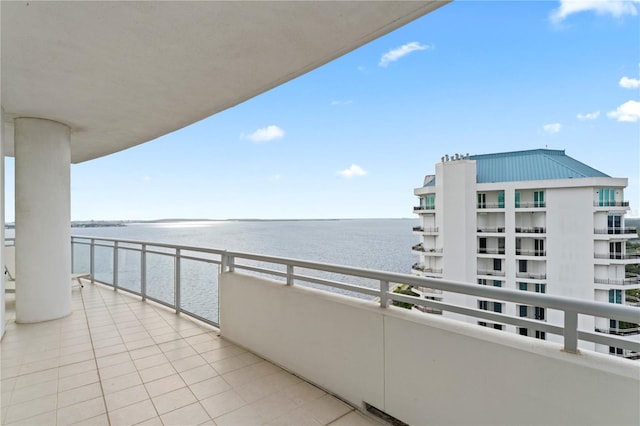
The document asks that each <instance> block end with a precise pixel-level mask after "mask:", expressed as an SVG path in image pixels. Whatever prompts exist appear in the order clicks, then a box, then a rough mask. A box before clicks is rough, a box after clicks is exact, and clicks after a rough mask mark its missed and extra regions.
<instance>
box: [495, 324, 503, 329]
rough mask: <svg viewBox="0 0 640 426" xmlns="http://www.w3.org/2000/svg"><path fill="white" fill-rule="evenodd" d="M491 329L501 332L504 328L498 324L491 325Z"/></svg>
mask: <svg viewBox="0 0 640 426" xmlns="http://www.w3.org/2000/svg"><path fill="white" fill-rule="evenodd" d="M493 328H494V329H496V330H502V329H503V328H504V326H502V325H500V324H493Z"/></svg>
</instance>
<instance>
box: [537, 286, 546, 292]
mask: <svg viewBox="0 0 640 426" xmlns="http://www.w3.org/2000/svg"><path fill="white" fill-rule="evenodd" d="M546 292H547V285H546V284H536V293H546Z"/></svg>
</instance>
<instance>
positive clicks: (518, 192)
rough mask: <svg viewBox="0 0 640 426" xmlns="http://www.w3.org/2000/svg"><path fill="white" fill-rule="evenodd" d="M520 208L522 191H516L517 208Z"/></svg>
mask: <svg viewBox="0 0 640 426" xmlns="http://www.w3.org/2000/svg"><path fill="white" fill-rule="evenodd" d="M518 207H520V191H516V208H518Z"/></svg>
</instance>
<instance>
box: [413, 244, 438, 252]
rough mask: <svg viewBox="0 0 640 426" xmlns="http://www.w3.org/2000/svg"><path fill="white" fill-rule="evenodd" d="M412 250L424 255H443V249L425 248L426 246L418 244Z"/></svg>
mask: <svg viewBox="0 0 640 426" xmlns="http://www.w3.org/2000/svg"><path fill="white" fill-rule="evenodd" d="M411 250H412V251H415V252H419V253H424V254H426V255H441V254H442V249H441V248H424V245H423V244H422V243H420V244H416V245H415V246H413V247H411Z"/></svg>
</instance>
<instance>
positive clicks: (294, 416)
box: [265, 408, 322, 426]
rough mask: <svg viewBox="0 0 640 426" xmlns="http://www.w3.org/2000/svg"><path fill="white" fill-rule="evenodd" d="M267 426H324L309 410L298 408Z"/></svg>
mask: <svg viewBox="0 0 640 426" xmlns="http://www.w3.org/2000/svg"><path fill="white" fill-rule="evenodd" d="M265 426H322V423H320V422H318V421H317V420H316V419H315V418H314V417H313V415H312V414H311V412H310V411H309V410H305V409H304V408H297V409H295V410H293V411H290V412H288V413H286V414H284V415H282V416H280V417H278V418H276V419H274V420H272V421H270V422H268V423H266V425H265Z"/></svg>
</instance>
